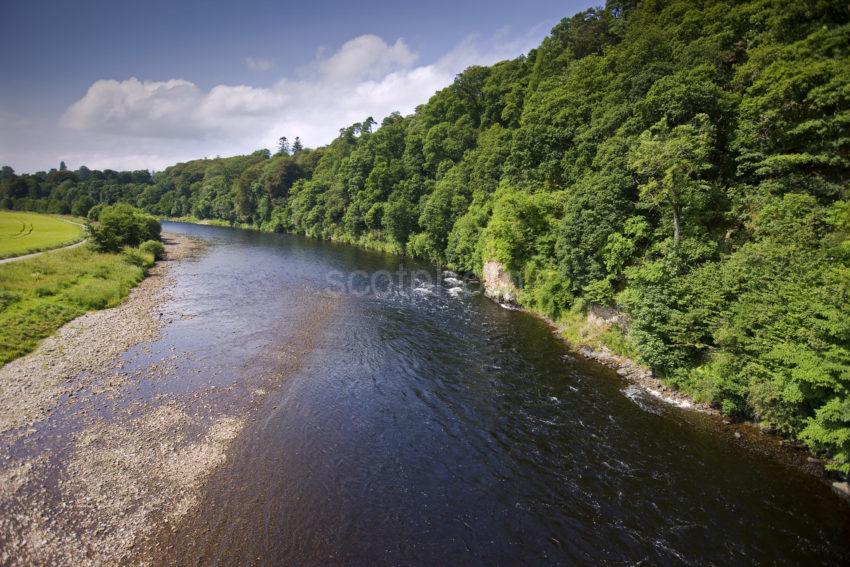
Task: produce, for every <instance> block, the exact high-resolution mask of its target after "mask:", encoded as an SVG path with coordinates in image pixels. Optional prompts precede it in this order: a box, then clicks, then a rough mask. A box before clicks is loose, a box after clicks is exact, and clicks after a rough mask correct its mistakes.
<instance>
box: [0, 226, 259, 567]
mask: <svg viewBox="0 0 850 567" xmlns="http://www.w3.org/2000/svg"><path fill="white" fill-rule="evenodd" d="M164 240H165V242H166V250H167V258H166V260H165V261H162V262H159V263H158V264H157V265H156V266H155V267H154V268H153V269H152V270H151V273H150V276H149V277H148V278H146V279H145V280H144V281H143V282H142V283H141V284H140V285H139V286H138V287H137V288H135V289H134V290H133V291H132V293H131V294H130V296H129V297H128V298H127V300H126V301H125V302H124V303H123V304H122V305H120V306H118V307H116V308H114V309H109V310H104V311H98V312H92V313H89V314H86V315H84V316H82V317H80V318H78V319H75V320H74V321H71V322H70V323H68V324H66V325H65V326H63V327H62V328H61V329H60V330H59V331H58V332H57V333H56V334H55V335H54V336H53V337H51V338H49V339H47V340H45V341H44V342H43V343H42V344H41V345H39V347H38V349H37V350H36V351H35V352H33V353H32V354H30V355H28V356H25V357H22V358H20V359H17V360H15V361H12V362H11V363H9V364H7V365H6V366H5V367H3V368H2V369H0V437H1V438H2V443H0V564H2V565H53V564H61V565H115V564H121V563H132V564H139V561H138V560H137V559H135V558H134V557H133V555H134V549H135V547H136V544H137V542H138V541H139V540H140V539H141V538H144V537H145V536H146V535H148V534H149V533H150V531H151V530H152V529H154V528H155V526H156V525H157V523H158V522H161V521H175V520H177V519H179V518H181V517H182V516H183V515H185V514H186V513H187V511H189V510H190V509H191V508H192V507H193V506H194V505H195V503H196V502H197V498H198V493H199V489H200V487H201V486H202V484H203V483H204V481H205V480H206V478H207V477H208V476H209V474H210V473H211V472H212V471H213V470H214V469H215V468H216V467H217V466H218V465H220V464H221V463H222V462H224V460H225V455H226V449H227V447H228V446H229V445H230V444H231V442H232V441H233V439H234V438H235V437H236V436H237V435H238V433H239V431H240V430H241V429H242V427H243V425H244V420H243V419H240V418H237V417H233V416H227V415H221V414H218V415H215V416H212V417H209V416H208V417H205V418H202V417H199V416H198V415H197V414H193V413H192V411H191V410H190V407H192V406H193V405H201V404H200V403H198V400H194V402H195V403H194V404H193V400H188V401H187V400H179V399H177V398H176V397H172V398H169V397H159V398H157V399H155V400H151V401H150V402H146V403H143V404H130V405H126V404H124V405H122V404H123V402H119V401H117V400H119V398H120V396H121V395H122V394H123V393H126V392H128V391H132V390H133V389H137V388H138V387H139V386H140V384H141V383H142V381H144V380H149V379H153V380H155V379H156V377H157V376H158V375H160V374H161V373H162V372H164V370H163V368H165V367H167V366H168V365H169V363H173V361H168V360H164V361H156V362H154V363H153V364H151V365H150V366H148V367H147V368H146V369H143V371H137V372H134V373H129V372H124V371H123V370H122V366H123V364H124V360H123V359H122V354H123V353H124V352H125V351H127V350H128V349H130V348H131V347H133V346H134V345H137V344H140V343H145V342H149V341H154V340H156V339H157V338H158V337H159V336H160V332H161V329H162V328H163V326H164V324H165V322H166V320H167V318H168V316H164V314H163V310H162V306H163V304H164V302H165V300H166V299H167V298H168V297H169V283H170V281H171V279H170V276H169V272H170V270H171V269H172V267H173V266H174V265H175V262H176V261H180V260H183V259H185V258H187V257H188V256H191V255H193V254H195V253H197V252H198V251H199V248H200V245H199V244H198V243H197V242H195V241H193V240H190V239H188V238H186V237H183V236H177V235H165V237H164ZM104 408H107V409H104Z"/></svg>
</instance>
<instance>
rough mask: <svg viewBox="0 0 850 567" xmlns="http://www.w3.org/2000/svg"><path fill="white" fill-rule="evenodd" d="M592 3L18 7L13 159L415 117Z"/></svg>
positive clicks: (122, 151) (137, 160) (200, 150)
mask: <svg viewBox="0 0 850 567" xmlns="http://www.w3.org/2000/svg"><path fill="white" fill-rule="evenodd" d="M590 5H593V2H586V1H560V2H556V1H549V0H541V1H536V2H515V1H514V2H508V1H503V0H491V1H478V0H476V1H468V2H464V1H460V0H458V1H454V2H448V1H442V0H440V1H431V2H421V1H419V2H402V1H394V2H390V1H379V0H367V1H365V2H344V1H341V0H318V1H313V2H281V1H278V2H272V1H266V0H260V1H254V2H250V3H237V2H222V1H218V0H208V1H205V2H200V1H193V2H174V1H172V2H162V1H159V0H153V1H145V2H139V1H136V2H115V1H113V2H104V1H100V0H97V1H89V2H67V1H64V2H39V1H28V2H5V3H3V5H2V7H0V21H2V22H3V30H2V33H0V69H2V77H3V79H2V88H0V162H2V163H3V164H7V163H8V164H9V165H11V166H12V167H14V168H15V169H16V170H17V171H35V170H38V169H48V168H50V167H55V166H56V164H57V163H58V161H59V160H60V159H64V160H65V161H66V162H67V163H68V165H69V167H78V166H79V165H81V164H86V165H89V166H90V167H99V168H105V167H111V168H114V169H119V168H133V169H136V168H153V169H161V168H162V167H164V166H165V165H168V164H170V163H174V162H176V161H181V160H186V159H192V158H196V157H203V156H212V155H230V154H233V153H241V152H247V151H252V150H253V149H257V148H260V147H269V146H271V145H272V144H273V142H274V140H275V139H276V138H277V137H278V136H279V135H287V136H289V137H290V138H293V137H294V136H296V135H300V136H301V137H302V139H304V141H305V142H306V143H307V144H308V145H319V144H324V143H327V142H328V141H330V139H331V138H332V137H333V135H334V133H335V132H336V131H337V130H338V129H339V128H340V127H342V126H345V125H347V124H350V123H351V122H353V121H356V120H360V119H362V118H365V117H366V116H368V115H373V116H375V118H376V119H378V120H379V121H380V119H381V118H382V117H383V116H385V115H386V114H388V113H390V112H392V111H394V110H399V111H402V112H404V113H408V112H411V111H412V110H413V108H415V106H416V104H420V103H422V102H425V101H426V100H427V99H428V97H429V96H430V95H431V94H432V93H433V91H434V90H436V89H438V88H441V87H443V86H445V85H446V84H448V82H450V81H451V78H452V77H453V76H454V74H456V73H457V72H459V71H461V70H462V69H463V68H465V67H466V66H468V65H471V64H489V63H493V62H495V61H498V60H500V59H504V58H508V57H515V56H517V55H519V54H521V53H524V52H526V51H527V50H528V49H529V48H531V47H534V46H535V45H537V43H539V41H540V40H541V39H542V38H543V37H544V36H545V34H546V33H547V32H548V30H549V29H550V28H551V27H552V26H553V25H554V24H555V23H557V22H558V21H559V20H560V19H561V18H562V17H565V16H570V15H572V14H574V13H575V12H577V11H579V10H581V9H584V8H586V7H588V6H590Z"/></svg>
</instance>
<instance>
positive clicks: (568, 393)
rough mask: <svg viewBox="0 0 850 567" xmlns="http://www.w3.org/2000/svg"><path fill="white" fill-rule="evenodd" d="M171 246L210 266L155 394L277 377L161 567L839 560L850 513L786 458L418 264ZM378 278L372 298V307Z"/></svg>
mask: <svg viewBox="0 0 850 567" xmlns="http://www.w3.org/2000/svg"><path fill="white" fill-rule="evenodd" d="M165 229H166V230H168V231H172V232H180V233H188V234H192V235H195V236H198V237H201V238H203V239H205V240H207V241H208V242H209V244H210V246H209V248H208V249H207V251H206V252H205V254H204V255H203V256H202V257H201V258H200V259H199V260H198V261H195V262H191V263H186V264H184V265H181V266H180V267H179V268H177V269H176V275H177V284H176V288H175V298H174V299H173V301H172V305H171V306H170V309H175V310H178V311H180V312H183V313H185V314H186V317H185V318H184V319H181V320H179V321H177V322H175V323H174V324H172V325H171V327H169V328H168V329H167V330H166V332H165V334H164V336H163V338H162V340H161V341H160V342H159V343H157V344H155V345H154V346H153V352H154V354H156V352H157V349H166V348H169V349H170V348H174V347H175V345H176V347H177V348H178V350H183V351H186V352H191V353H192V357H191V360H190V361H189V362H187V363H184V365H183V366H182V367H180V368H177V369H176V370H175V372H176V373H177V375H178V376H180V380H173V381H171V382H167V384H171V385H170V386H159V387H173V388H186V389H187V390H189V389H191V388H192V387H196V386H193V384H197V387H209V384H210V380H212V381H213V382H215V383H216V384H220V385H222V386H225V385H228V384H234V383H242V382H245V383H252V382H251V381H252V380H257V376H260V375H263V376H266V377H268V376H278V377H279V378H280V379H279V381H278V382H275V384H277V386H275V387H274V388H273V389H272V390H271V391H269V392H268V394H267V395H266V397H265V398H264V402H263V405H262V407H260V408H258V409H257V410H256V419H254V420H253V421H251V423H250V425H249V426H248V427H247V428H246V429H245V430H244V431H243V434H242V435H241V436H240V437H239V438H238V439H237V441H236V443H235V444H234V446H233V447H232V450H231V453H230V455H229V459H228V463H227V465H226V466H224V467H223V468H222V469H220V470H219V471H218V472H217V473H216V475H215V476H214V477H213V479H212V480H211V482H210V483H209V486H208V487H207V490H206V493H205V496H204V497H203V500H202V502H201V504H200V506H199V508H198V510H197V511H196V512H195V513H194V514H192V515H191V516H190V517H189V518H188V519H186V521H184V522H183V523H182V524H181V525H180V526H178V528H177V530H176V531H175V532H171V531H170V530H169V531H168V533H165V534H163V535H162V540H163V541H164V542H165V545H166V547H167V546H170V551H169V554H170V556H169V557H167V558H166V559H170V560H174V561H176V562H181V563H190V564H191V563H199V564H207V563H210V562H220V563H226V564H231V563H235V562H240V563H250V562H260V563H265V562H268V563H284V564H290V565H320V564H321V565H328V564H417V565H423V564H424V565H429V564H430V565H448V564H487V565H491V564H576V563H578V564H585V565H587V564H610V565H625V564H647V565H680V564H693V565H705V564H716V565H730V564H735V565H747V564H776V563H779V564H801V565H817V564H825V565H826V564H837V563H841V562H845V561H848V560H850V507H849V506H848V505H846V504H845V503H843V502H842V501H840V500H839V499H838V498H837V497H835V496H834V495H833V494H831V492H830V489H829V487H828V486H826V485H824V484H823V483H821V482H820V481H818V480H817V479H815V478H814V477H812V476H810V475H807V474H805V473H804V472H802V471H801V470H800V468H799V467H798V466H796V465H795V464H794V463H793V462H789V459H787V458H780V457H778V456H777V454H778V452H777V451H775V450H773V449H771V447H772V446H773V445H775V441H771V442H768V441H764V440H760V439H758V438H757V436H750V435H746V434H745V435H744V437H743V438H742V439H741V440H737V439H736V438H735V437H733V436H732V430H731V429H729V428H726V427H724V426H722V425H721V424H719V423H718V422H717V420H715V419H713V418H710V417H707V416H702V415H699V414H694V413H689V412H686V411H683V410H681V409H678V408H674V407H670V406H666V405H664V404H663V403H661V402H659V401H657V400H655V399H653V398H651V397H650V396H646V395H644V394H642V393H641V392H640V391H639V390H636V389H635V388H630V387H629V386H628V385H627V384H625V383H624V382H623V381H622V380H620V379H619V378H618V377H617V376H616V375H615V374H614V373H613V372H611V371H608V370H606V369H603V368H600V367H598V366H596V365H594V364H591V363H588V362H584V361H581V360H577V359H576V358H575V357H573V356H572V355H571V354H570V351H569V350H568V349H567V348H566V347H565V345H564V344H563V343H562V342H560V341H559V340H557V338H556V337H555V336H554V335H553V333H552V331H551V329H550V328H549V327H548V326H547V325H546V324H545V323H544V322H542V321H540V320H539V319H537V318H535V317H533V316H530V315H528V314H525V313H522V312H516V311H509V310H506V309H503V308H501V307H499V306H498V305H496V304H494V303H492V302H490V301H488V300H486V299H485V298H483V297H482V296H481V295H480V294H477V293H476V289H475V286H458V285H457V282H454V281H445V279H444V278H443V277H440V278H437V276H436V274H438V273H439V272H436V271H435V268H434V267H433V266H429V265H421V264H413V263H411V261H410V260H409V259H405V260H404V262H405V267H406V268H409V269H420V270H424V271H425V272H423V273H420V274H418V275H416V274H414V275H412V276H411V275H410V273H409V272H405V273H404V274H403V275H402V278H401V280H400V279H399V276H398V274H397V273H395V272H397V270H398V268H399V263H400V262H401V259H400V258H398V257H394V256H387V255H381V254H376V253H372V252H367V251H362V250H359V249H356V248H353V247H348V246H341V245H335V244H331V243H325V242H318V241H312V240H308V239H303V238H299V237H294V236H287V235H269V234H258V233H251V232H244V231H238V230H229V229H220V228H212V227H200V226H193V225H185V224H176V223H165ZM380 270H387V271H388V272H393V274H392V275H391V276H388V275H387V274H386V273H383V272H379V271H380ZM355 271H362V272H357V273H353V272H355ZM376 272H378V273H379V274H380V273H383V274H384V275H383V276H380V277H377V278H376V280H375V281H376V282H377V284H378V286H377V288H378V290H377V291H378V293H369V294H366V293H361V292H364V291H365V290H364V289H363V286H364V283H365V281H366V278H367V277H370V276H371V275H373V274H375V273H376ZM352 273H353V275H351V274H352ZM425 273H427V274H429V276H430V278H431V279H432V282H431V284H432V285H429V282H428V277H425ZM349 277H351V281H352V282H353V284H354V285H353V289H351V290H349V292H348V293H343V294H340V293H336V292H337V291H338V290H339V289H340V286H341V283H344V282H347V281H348V278H349ZM458 287H461V288H462V289H460V290H458V289H456V288H458ZM450 290H451V291H450ZM201 377H203V378H201ZM211 377H212V378H211ZM791 460H792V461H793V460H794V459H791Z"/></svg>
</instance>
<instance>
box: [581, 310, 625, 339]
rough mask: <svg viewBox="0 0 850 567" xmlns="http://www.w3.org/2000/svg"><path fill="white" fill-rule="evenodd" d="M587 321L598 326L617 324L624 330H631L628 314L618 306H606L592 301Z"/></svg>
mask: <svg viewBox="0 0 850 567" xmlns="http://www.w3.org/2000/svg"><path fill="white" fill-rule="evenodd" d="M587 323H588V324H589V325H594V326H597V327H602V326H605V325H617V326H618V327H620V329H622V330H623V331H624V332H627V331H628V330H629V319H628V316H627V315H626V314H625V313H623V312H622V311H620V309H618V308H617V307H605V306H604V305H597V304H596V303H591V304H590V306H589V307H588V308H587Z"/></svg>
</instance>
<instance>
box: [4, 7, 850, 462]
mask: <svg viewBox="0 0 850 567" xmlns="http://www.w3.org/2000/svg"><path fill="white" fill-rule="evenodd" d="M848 183H850V7H849V6H848V4H847V3H846V2H843V1H837V0H806V1H801V2H784V1H780V0H750V1H745V2H731V1H729V2H723V1H713V0H704V1H701V2H694V1H690V0H688V1H683V0H676V1H664V0H647V1H643V2H635V1H627V0H623V1H611V2H609V3H608V5H607V6H606V7H605V8H599V9H592V10H588V11H586V12H583V13H580V14H577V15H575V16H573V17H570V18H566V19H564V20H563V21H561V22H560V23H559V24H558V25H557V26H556V27H555V28H554V29H553V30H552V32H551V34H550V35H549V36H548V37H547V38H546V39H545V40H544V41H543V43H542V44H541V45H540V46H539V47H538V48H537V49H534V50H532V51H531V52H530V53H528V55H527V56H523V57H519V58H517V59H515V60H512V61H503V62H501V63H497V64H495V65H493V66H492V67H472V68H469V69H467V70H466V71H465V72H464V73H462V74H460V75H459V76H458V77H457V79H456V80H455V82H454V83H453V84H452V85H450V86H449V87H447V88H445V89H443V90H442V91H440V92H438V93H436V94H435V95H434V96H433V97H432V98H431V99H430V100H429V101H428V103H427V104H424V105H422V106H420V107H419V108H418V109H417V111H416V112H415V113H414V114H413V115H411V116H401V115H398V114H392V115H390V116H388V117H387V118H385V119H384V120H383V121H382V123H381V124H380V125H378V124H376V123H375V122H374V121H373V120H372V119H371V118H369V119H366V120H365V121H364V122H362V123H359V124H355V125H352V126H349V127H347V128H343V129H342V130H340V135H339V137H338V138H337V139H335V140H334V141H333V142H332V143H330V144H329V145H327V146H325V147H322V148H318V149H304V148H301V147H300V145H298V146H296V147H295V148H290V147H289V146H288V145H283V147H282V148H281V151H279V152H278V153H276V154H274V155H272V154H271V153H270V152H268V151H265V150H262V151H258V152H255V153H254V154H251V155H248V156H237V157H231V158H216V159H205V160H197V161H192V162H188V163H181V164H177V165H174V166H172V167H169V168H167V169H166V170H164V171H162V172H158V173H156V174H155V175H151V174H150V173H148V172H147V171H142V172H113V171H102V172H101V171H90V170H88V169H85V168H81V169H80V170H77V171H66V170H64V169H60V170H54V171H51V172H49V173H38V174H34V175H21V176H18V175H15V174H14V172H13V171H12V170H11V169H10V168H4V170H3V172H2V174H0V206H3V207H6V208H14V209H27V210H44V211H49V212H63V213H73V214H79V215H83V214H86V213H88V212H89V209H91V208H92V207H93V206H94V205H95V204H98V203H113V202H119V201H120V202H127V203H131V204H133V205H136V206H139V207H141V208H144V209H145V210H147V211H149V212H151V213H154V214H157V215H162V216H168V217H183V216H192V217H196V218H199V219H219V220H223V221H227V222H230V223H234V224H242V225H251V226H254V227H257V228H261V229H264V230H274V231H289V232H296V233H301V234H305V235H308V236H313V237H318V238H329V239H336V240H341V241H346V242H351V243H356V244H360V245H364V246H370V247H377V248H381V249H385V250H390V251H394V252H400V253H406V254H410V255H415V256H419V257H423V258H427V259H430V260H432V261H434V262H437V263H440V264H442V265H445V266H449V267H452V268H454V269H458V270H467V271H473V272H477V273H480V272H481V269H482V266H483V264H484V262H487V261H498V262H501V263H502V264H503V265H504V266H505V267H506V268H507V269H508V270H509V271H510V272H511V273H512V274H513V275H514V277H515V278H516V280H517V281H518V282H520V283H521V286H522V290H521V293H520V297H519V301H520V303H522V304H523V305H524V306H526V307H528V308H530V309H532V310H535V311H537V312H540V313H543V314H545V315H547V316H548V317H550V318H552V319H553V320H556V321H557V320H564V319H566V318H568V317H569V316H570V315H571V314H576V313H580V312H581V311H582V310H583V309H585V308H586V307H587V306H588V305H589V304H591V303H594V304H601V305H610V306H618V307H619V308H621V309H622V310H623V311H624V312H625V313H626V314H627V315H628V319H629V327H628V333H627V336H626V337H624V338H623V342H624V344H625V345H626V346H627V348H628V349H629V350H630V352H634V353H636V355H637V357H638V358H639V359H640V360H642V361H643V362H644V363H646V364H648V365H650V366H652V367H653V368H654V369H655V370H656V372H657V373H658V374H659V375H660V376H661V377H663V378H664V379H665V380H666V381H668V383H670V384H672V385H675V386H676V387H678V388H679V389H681V390H683V391H685V392H687V393H689V394H690V395H692V396H694V397H695V398H697V399H699V400H702V401H706V402H710V403H712V404H714V405H715V406H717V407H718V408H720V409H721V410H722V411H723V412H724V413H726V414H728V415H731V416H734V417H736V418H740V419H745V418H754V419H757V420H758V421H760V422H762V423H763V424H765V425H767V426H768V427H770V428H772V429H774V430H776V431H779V432H781V433H783V434H785V435H788V436H791V437H796V438H798V439H800V440H801V441H803V442H804V443H806V444H807V445H808V446H809V447H810V448H812V449H813V450H814V451H815V452H816V453H818V454H821V455H824V456H827V457H829V458H830V459H832V467H833V468H834V469H836V470H838V471H841V472H843V473H845V474H846V473H848V472H850V185H848Z"/></svg>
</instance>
